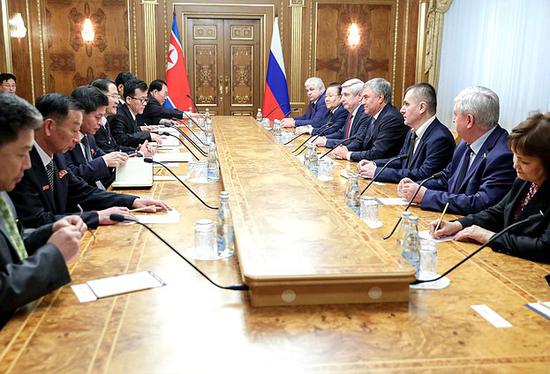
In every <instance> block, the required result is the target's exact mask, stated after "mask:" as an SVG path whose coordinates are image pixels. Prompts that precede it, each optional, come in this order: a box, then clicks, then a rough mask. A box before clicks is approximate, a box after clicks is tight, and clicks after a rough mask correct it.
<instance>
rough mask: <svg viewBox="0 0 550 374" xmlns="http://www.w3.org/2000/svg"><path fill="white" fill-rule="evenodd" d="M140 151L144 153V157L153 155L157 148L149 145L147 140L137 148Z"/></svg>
mask: <svg viewBox="0 0 550 374" xmlns="http://www.w3.org/2000/svg"><path fill="white" fill-rule="evenodd" d="M137 151H138V152H141V153H142V154H143V157H153V155H154V154H155V149H154V148H153V147H151V146H150V145H149V141H148V140H146V141H145V142H144V143H143V144H142V145H140V146H139V147H138V148H137Z"/></svg>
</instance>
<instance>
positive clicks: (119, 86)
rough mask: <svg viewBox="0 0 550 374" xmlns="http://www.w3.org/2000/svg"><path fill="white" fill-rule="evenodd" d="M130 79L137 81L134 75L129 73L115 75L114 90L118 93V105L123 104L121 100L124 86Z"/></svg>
mask: <svg viewBox="0 0 550 374" xmlns="http://www.w3.org/2000/svg"><path fill="white" fill-rule="evenodd" d="M130 79H138V77H136V76H135V75H134V74H132V73H130V72H129V71H121V72H120V73H118V74H117V76H116V78H115V84H116V90H117V92H118V99H117V100H118V103H120V104H124V100H122V99H121V97H123V94H124V85H125V84H126V82H128V81H129V80H130Z"/></svg>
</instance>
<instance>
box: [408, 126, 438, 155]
mask: <svg viewBox="0 0 550 374" xmlns="http://www.w3.org/2000/svg"><path fill="white" fill-rule="evenodd" d="M436 121H437V118H436V119H434V120H433V121H432V123H430V125H429V126H428V128H427V129H426V131H424V134H422V137H421V138H420V140H419V141H418V146H417V147H416V151H414V153H413V156H412V160H411V163H410V164H411V165H413V163H414V162H415V161H416V159H417V158H418V155H419V154H421V153H422V152H423V150H424V147H426V143H427V142H428V139H429V138H430V134H431V132H432V131H434V128H435V127H436V126H437V125H436ZM410 135H411V132H410V131H409V134H408V135H407V139H406V140H405V142H408V141H409V140H408V139H409V138H410ZM405 144H407V143H405Z"/></svg>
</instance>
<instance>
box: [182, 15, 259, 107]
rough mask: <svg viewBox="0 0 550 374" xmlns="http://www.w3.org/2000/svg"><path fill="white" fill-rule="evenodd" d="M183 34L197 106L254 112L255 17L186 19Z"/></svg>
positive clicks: (256, 71) (256, 103)
mask: <svg viewBox="0 0 550 374" xmlns="http://www.w3.org/2000/svg"><path fill="white" fill-rule="evenodd" d="M186 35H187V38H186V39H187V41H188V45H187V54H186V55H187V56H190V59H189V60H190V64H189V65H190V69H189V81H190V84H191V92H192V94H193V96H194V100H195V105H196V106H197V109H198V110H199V111H200V112H204V111H205V110H206V108H208V109H209V111H210V112H211V113H212V114H218V115H254V114H255V111H256V108H258V107H259V106H260V92H259V90H260V87H261V85H260V74H259V70H260V69H259V67H260V21H259V19H206V18H188V20H187V33H186Z"/></svg>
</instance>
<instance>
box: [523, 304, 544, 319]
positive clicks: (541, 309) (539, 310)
mask: <svg viewBox="0 0 550 374" xmlns="http://www.w3.org/2000/svg"><path fill="white" fill-rule="evenodd" d="M525 306H526V307H528V308H529V309H531V310H533V311H535V312H537V313H538V314H540V315H541V316H543V317H546V318H547V319H550V302H542V301H539V302H537V303H529V304H525Z"/></svg>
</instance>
